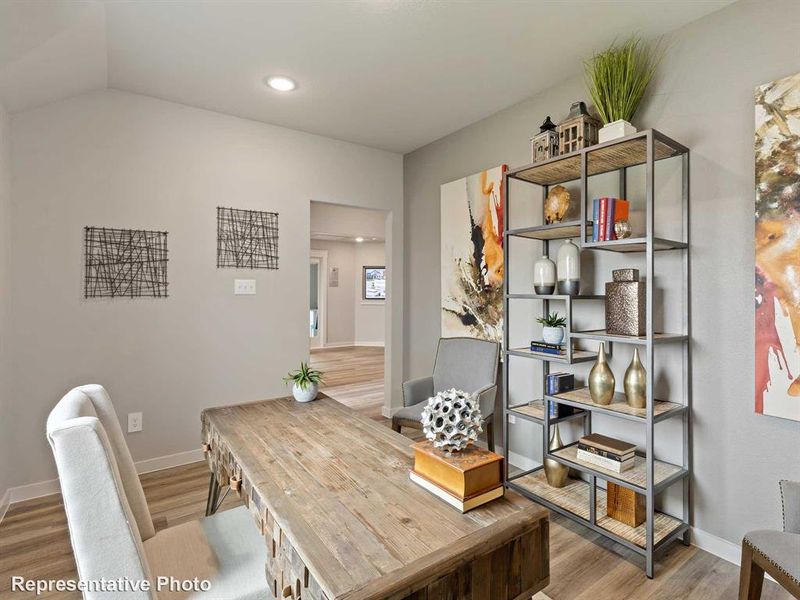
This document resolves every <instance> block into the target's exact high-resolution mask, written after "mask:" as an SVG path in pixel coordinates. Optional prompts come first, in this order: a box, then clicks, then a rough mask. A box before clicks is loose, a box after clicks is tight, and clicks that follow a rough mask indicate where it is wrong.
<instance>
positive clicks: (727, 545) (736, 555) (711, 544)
mask: <svg viewBox="0 0 800 600" xmlns="http://www.w3.org/2000/svg"><path fill="white" fill-rule="evenodd" d="M691 543H692V545H693V546H697V547H698V548H700V550H705V551H706V552H708V553H709V554H713V555H714V556H718V557H719V558H721V559H723V560H727V561H728V562H729V563H733V564H734V565H736V566H737V567H741V566H742V547H741V546H740V545H737V544H734V543H733V542H729V541H728V540H726V539H723V538H721V537H717V536H716V535H714V534H713V533H708V532H707V531H703V530H702V529H698V528H697V527H692V530H691ZM764 576H765V577H766V578H767V579H769V580H770V581H775V580H774V579H773V578H772V577H770V575H769V573H764Z"/></svg>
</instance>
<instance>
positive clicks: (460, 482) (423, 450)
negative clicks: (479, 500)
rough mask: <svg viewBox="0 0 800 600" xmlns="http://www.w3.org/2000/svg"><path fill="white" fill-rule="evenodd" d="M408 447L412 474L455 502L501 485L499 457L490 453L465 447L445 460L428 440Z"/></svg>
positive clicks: (444, 456) (501, 461)
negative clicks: (412, 451)
mask: <svg viewBox="0 0 800 600" xmlns="http://www.w3.org/2000/svg"><path fill="white" fill-rule="evenodd" d="M411 447H412V448H414V472H415V473H416V474H417V475H420V476H422V477H423V478H425V479H427V480H428V481H431V482H433V483H435V484H436V485H438V486H439V487H441V488H442V489H444V490H446V491H448V492H450V493H451V494H453V495H454V496H456V497H458V498H461V499H465V498H472V497H475V496H477V495H479V494H482V493H484V492H487V491H489V490H492V489H494V488H496V487H498V486H501V485H502V484H503V457H502V456H500V455H498V454H495V453H494V452H489V451H488V450H484V449H483V448H478V447H476V446H469V447H468V448H467V449H466V450H463V451H461V452H453V453H452V455H451V456H447V455H446V453H445V452H443V451H442V450H438V449H436V448H434V447H433V443H432V442H430V441H428V440H425V441H422V442H417V443H416V444H414V445H413V446H411Z"/></svg>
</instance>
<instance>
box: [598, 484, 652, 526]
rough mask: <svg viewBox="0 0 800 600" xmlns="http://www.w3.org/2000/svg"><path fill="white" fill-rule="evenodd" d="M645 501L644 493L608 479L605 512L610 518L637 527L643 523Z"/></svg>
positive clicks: (645, 511)
mask: <svg viewBox="0 0 800 600" xmlns="http://www.w3.org/2000/svg"><path fill="white" fill-rule="evenodd" d="M645 502H646V499H645V497H644V495H642V494H637V493H636V492H634V491H633V490H630V489H628V488H625V487H622V486H621V485H617V484H616V483H611V482H610V481H609V482H608V483H607V489H606V514H607V515H608V516H609V517H611V518H612V519H615V520H617V521H619V522H621V523H625V524H626V525H630V526H631V527H638V526H639V525H641V524H642V523H644V520H645V516H646V514H647V507H646V503H645Z"/></svg>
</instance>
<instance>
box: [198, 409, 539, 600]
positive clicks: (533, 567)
mask: <svg viewBox="0 0 800 600" xmlns="http://www.w3.org/2000/svg"><path fill="white" fill-rule="evenodd" d="M202 423H203V442H204V443H205V444H209V445H210V447H209V448H207V450H208V451H207V458H208V463H209V466H210V468H211V471H212V482H213V476H216V479H217V481H218V482H219V483H220V485H227V484H228V483H229V478H230V477H233V478H234V487H235V485H236V481H237V480H239V481H241V484H240V493H241V496H242V500H243V501H244V503H245V504H246V505H247V506H248V507H249V509H250V512H251V513H252V514H253V517H254V518H255V523H256V526H257V527H259V529H260V531H261V532H262V533H263V535H264V537H265V541H266V543H267V544H268V546H269V548H268V556H269V558H268V564H267V566H266V572H267V581H268V582H270V586H271V587H272V591H273V593H274V594H275V596H276V597H277V598H285V597H288V598H293V599H295V600H297V599H298V598H301V597H302V599H303V600H345V599H346V600H367V599H373V600H384V599H392V600H400V599H408V600H411V599H414V600H425V599H428V600H433V599H434V598H452V599H457V600H506V599H515V600H516V599H519V600H522V599H523V598H525V599H527V598H530V597H531V596H532V595H533V594H535V593H536V592H537V591H539V590H541V589H543V588H544V587H546V586H547V584H548V583H549V548H548V536H549V521H548V513H547V511H546V510H545V509H544V508H542V507H540V506H538V505H536V504H533V503H531V502H529V501H528V500H526V499H524V498H522V497H521V496H519V495H517V494H515V493H513V492H510V491H507V492H506V496H505V498H503V499H500V500H497V501H495V502H492V503H490V504H488V505H486V506H483V507H480V508H478V509H475V510H473V511H471V512H469V513H467V514H464V515H462V514H460V513H459V512H458V511H456V510H454V509H453V508H451V507H450V506H448V505H447V504H445V503H444V502H443V501H441V500H439V499H438V498H436V497H434V496H433V495H431V494H429V493H428V492H426V491H425V490H423V489H422V488H420V487H418V486H417V485H416V484H414V483H413V482H411V481H410V480H409V477H408V470H409V469H410V468H411V465H412V458H413V453H412V450H411V448H410V445H411V441H410V440H409V439H408V438H406V437H404V436H402V435H400V434H397V433H395V432H393V431H392V430H391V429H389V428H388V427H384V426H382V425H380V424H379V423H376V422H375V421H372V420H370V419H367V418H365V417H361V416H360V415H358V414H356V413H355V412H354V411H352V410H351V409H349V408H347V407H345V406H343V405H341V404H339V403H338V402H335V401H334V400H331V399H330V398H327V397H324V396H323V397H322V398H321V399H319V400H317V401H315V402H310V403H307V404H300V403H297V402H295V401H294V400H293V399H291V398H279V399H276V400H268V401H263V402H255V403H252V404H241V405H237V406H228V407H220V408H212V409H208V410H205V411H203V414H202Z"/></svg>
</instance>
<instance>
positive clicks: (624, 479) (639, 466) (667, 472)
mask: <svg viewBox="0 0 800 600" xmlns="http://www.w3.org/2000/svg"><path fill="white" fill-rule="evenodd" d="M546 457H548V458H553V459H554V460H556V461H558V462H560V463H561V464H564V465H566V466H568V467H572V468H573V469H577V470H578V471H582V472H584V473H586V474H588V475H594V476H596V477H600V478H601V479H605V480H606V481H611V482H613V483H616V484H617V485H621V486H623V487H626V488H630V489H632V490H634V491H636V492H639V493H640V494H645V493H646V492H647V460H646V459H645V457H644V456H640V455H638V454H637V455H636V456H635V457H634V465H633V467H631V468H630V469H628V470H627V471H622V472H621V473H617V472H616V471H612V470H610V469H605V468H603V467H601V466H598V465H595V464H592V463H589V462H587V461H584V460H580V459H579V458H578V444H577V442H576V443H574V444H570V445H568V446H564V447H563V448H561V449H560V450H556V451H555V452H548V453H547V455H546ZM687 474H688V471H687V470H686V469H684V468H682V467H679V466H678V465H673V464H672V463H668V462H664V461H662V460H654V461H653V478H654V479H655V481H654V487H655V490H656V493H658V492H660V491H661V490H662V489H664V487H666V486H668V485H671V484H672V483H674V482H675V481H677V480H679V479H682V478H683V477H685V476H686V475H687Z"/></svg>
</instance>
